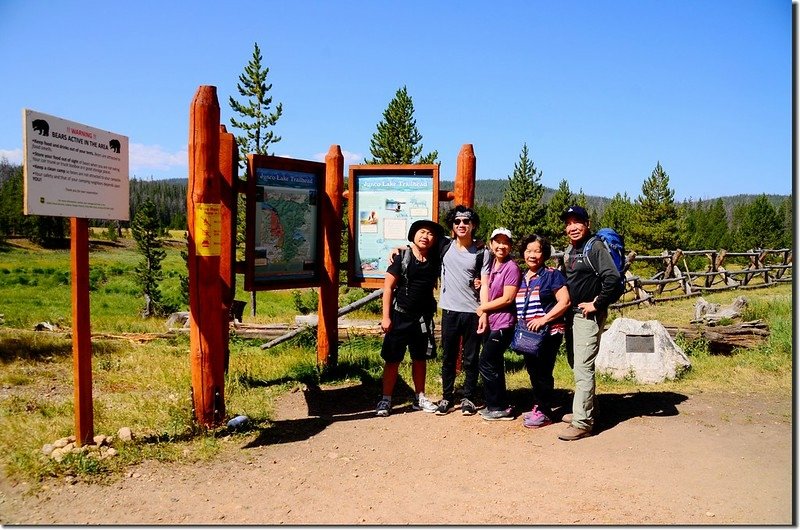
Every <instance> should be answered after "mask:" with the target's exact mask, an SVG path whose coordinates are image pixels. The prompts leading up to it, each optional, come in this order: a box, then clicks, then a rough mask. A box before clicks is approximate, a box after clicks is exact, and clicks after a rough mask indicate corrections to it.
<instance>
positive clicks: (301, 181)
mask: <svg viewBox="0 0 800 530" xmlns="http://www.w3.org/2000/svg"><path fill="white" fill-rule="evenodd" d="M247 166H248V178H247V194H246V206H245V227H246V228H245V238H246V240H245V264H246V268H245V275H244V288H245V290H247V291H267V290H274V289H291V288H301V287H319V285H320V281H321V280H320V279H321V271H322V261H323V253H322V252H323V251H322V223H323V220H322V218H321V215H320V213H321V207H320V206H321V205H320V201H321V200H322V198H323V193H324V190H325V164H324V163H323V162H312V161H309V160H296V159H292V158H284V157H278V156H269V155H253V154H251V155H248V156H247ZM270 190H273V191H270ZM304 190H305V192H307V193H308V194H309V204H310V205H312V206H313V207H314V208H313V212H309V213H307V214H302V215H310V216H312V217H313V219H312V220H311V223H312V227H311V228H312V230H313V233H308V232H307V233H305V234H302V233H298V232H297V230H296V229H297V227H295V226H284V225H276V226H275V230H280V231H283V233H282V234H280V235H278V236H274V235H272V236H270V238H266V237H263V236H261V240H260V242H261V243H266V242H267V241H268V239H271V238H272V237H277V238H278V241H276V242H275V244H274V245H262V246H260V247H257V246H256V244H257V241H256V239H257V238H258V237H259V235H261V234H262V231H261V229H259V228H260V227H259V226H257V223H263V222H264V219H263V218H260V215H259V211H258V208H261V209H262V210H263V209H265V208H267V209H271V210H272V212H274V213H273V214H272V215H273V217H272V219H273V220H274V221H277V222H280V220H279V219H277V217H278V216H279V215H280V214H281V212H279V211H278V210H277V208H276V206H269V205H267V206H261V205H266V204H267V201H266V200H264V199H270V198H273V199H274V200H275V201H276V202H280V203H281V204H283V205H285V204H286V203H287V202H293V201H289V200H286V199H283V198H281V197H282V196H288V195H290V194H295V195H296V194H298V193H299V194H302V193H304ZM293 215H300V212H293ZM292 218H293V219H294V217H293V216H292ZM295 221H296V219H295ZM262 229H263V227H262ZM270 229H272V228H270ZM286 238H290V239H286ZM281 241H282V242H283V244H280V242H281ZM288 242H291V244H293V245H297V250H298V251H299V252H303V251H302V249H303V246H304V245H308V247H309V248H308V252H306V253H305V259H303V260H302V264H301V266H300V267H299V268H297V267H296V266H295V265H296V264H290V265H289V266H288V267H287V266H286V262H283V261H280V260H281V258H282V257H283V256H282V255H281V254H279V253H283V252H285V251H286V246H285V245H286V244H287V243H288ZM298 242H299V243H298ZM271 257H274V258H277V259H276V260H275V261H274V262H272V263H271ZM282 265H283V266H284V268H281V267H282ZM270 269H271V270H270Z"/></svg>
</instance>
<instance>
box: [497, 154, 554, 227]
mask: <svg viewBox="0 0 800 530" xmlns="http://www.w3.org/2000/svg"><path fill="white" fill-rule="evenodd" d="M541 179H542V172H541V170H539V171H537V170H536V166H534V165H533V160H531V159H530V158H528V144H523V145H522V152H520V155H519V162H517V163H516V164H514V173H513V174H512V175H511V176H510V177H509V178H508V185H507V186H506V189H505V193H503V200H502V202H501V203H500V214H499V215H498V219H497V222H498V223H499V224H500V225H502V226H505V227H506V228H508V229H509V230H511V233H512V234H514V238H515V239H517V240H521V239H522V238H524V237H526V236H528V235H530V234H533V233H537V234H541V233H543V230H544V228H545V210H546V208H545V206H544V205H542V197H543V196H544V185H543V184H542V183H541Z"/></svg>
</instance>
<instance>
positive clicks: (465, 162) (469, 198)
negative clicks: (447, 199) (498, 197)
mask: <svg viewBox="0 0 800 530" xmlns="http://www.w3.org/2000/svg"><path fill="white" fill-rule="evenodd" d="M475 167H476V163H475V152H474V151H473V149H472V144H464V145H462V146H461V151H459V153H458V159H457V160H456V176H455V182H454V183H453V197H454V202H455V204H457V205H458V204H463V205H464V206H466V207H467V208H472V207H473V206H474V205H475Z"/></svg>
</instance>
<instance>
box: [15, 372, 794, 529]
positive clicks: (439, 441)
mask: <svg viewBox="0 0 800 530" xmlns="http://www.w3.org/2000/svg"><path fill="white" fill-rule="evenodd" d="M409 397H410V394H409ZM562 397H563V398H564V399H565V400H566V399H569V396H568V395H566V393H565V394H564V395H563V396H562ZM515 399H516V400H517V401H518V402H524V396H522V395H518V396H515ZM599 400H600V401H599V410H600V415H599V420H600V421H599V425H598V429H597V432H596V434H595V435H594V436H592V437H590V438H586V439H583V440H579V441H575V442H564V441H561V440H559V439H558V438H557V434H558V432H559V431H560V430H561V429H563V428H564V425H563V424H553V425H550V426H547V427H544V428H541V429H536V430H530V429H525V428H523V427H522V421H521V419H517V420H515V421H513V422H510V421H502V422H487V421H484V420H482V419H481V418H480V417H479V416H471V417H464V416H462V415H461V413H460V411H459V410H456V411H455V412H453V413H451V414H449V415H447V416H443V417H442V416H436V415H433V414H426V413H423V412H411V408H410V401H409V402H407V403H406V404H402V403H396V405H395V410H394V411H393V414H392V415H391V416H390V417H388V418H377V417H374V412H373V410H372V407H373V406H374V401H375V400H374V393H373V392H372V391H371V390H370V391H367V389H365V388H362V387H360V386H351V387H339V388H324V389H310V390H305V391H297V392H294V393H290V394H288V395H287V396H285V397H284V398H282V399H281V401H280V402H279V403H278V409H277V413H278V415H277V418H278V419H277V420H276V422H275V423H274V424H273V425H271V426H270V427H269V428H267V429H265V430H263V431H255V432H253V433H251V434H250V435H249V436H247V437H244V438H238V437H237V438H233V439H231V440H230V441H229V442H228V443H229V445H230V447H228V448H227V449H226V450H225V451H224V452H223V454H222V455H221V456H220V457H218V458H215V459H214V460H213V461H212V462H207V463H202V464H194V465H178V464H161V463H157V462H146V463H144V464H142V465H139V466H136V467H135V468H132V469H131V470H130V472H129V473H127V475H126V476H124V477H122V478H120V479H119V480H117V481H115V482H114V483H113V484H111V485H97V484H84V483H77V484H72V485H70V484H66V483H65V482H64V480H63V479H60V480H54V481H52V482H51V483H49V484H47V485H46V489H44V490H42V491H40V492H38V493H36V494H30V493H27V492H28V488H27V486H26V485H25V484H10V483H9V481H7V480H2V481H0V523H2V524H26V525H28V524H48V525H53V524H59V525H60V524H67V525H73V524H103V525H111V524H408V523H410V524H424V525H432V524H497V525H503V524H521V525H555V524H579V525H590V524H619V525H623V524H711V525H723V524H724V525H727V524H756V525H765V524H793V523H795V518H794V513H793V495H794V491H793V486H794V483H793V478H794V477H793V472H792V469H793V463H794V462H793V453H792V436H793V428H792V399H791V396H784V395H781V396H775V395H764V394H752V395H747V394H744V393H740V394H735V393H731V394H712V393H702V394H697V395H683V394H680V393H674V392H663V391H653V392H639V393H634V394H601V395H600V396H599Z"/></svg>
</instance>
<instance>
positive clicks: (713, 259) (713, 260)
mask: <svg viewBox="0 0 800 530" xmlns="http://www.w3.org/2000/svg"><path fill="white" fill-rule="evenodd" d="M706 257H708V261H709V264H708V268H707V269H706V272H709V273H714V272H717V251H716V250H712V251H711V253H710V254H706ZM705 285H706V287H711V286H712V285H714V275H713V274H709V275H708V276H706V281H705Z"/></svg>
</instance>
